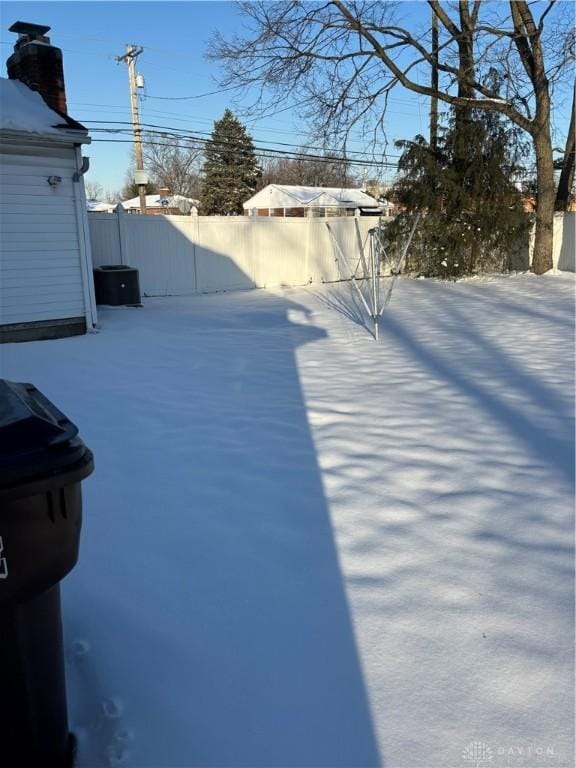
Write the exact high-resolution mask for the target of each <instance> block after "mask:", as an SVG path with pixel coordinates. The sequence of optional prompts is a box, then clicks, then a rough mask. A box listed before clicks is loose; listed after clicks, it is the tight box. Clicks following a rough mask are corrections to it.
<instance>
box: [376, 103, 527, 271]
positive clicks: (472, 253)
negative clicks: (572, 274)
mask: <svg viewBox="0 0 576 768" xmlns="http://www.w3.org/2000/svg"><path fill="white" fill-rule="evenodd" d="M397 146H398V147H399V148H401V149H403V150H404V152H403V154H402V156H401V158H400V161H399V164H398V168H399V172H400V173H399V179H398V181H397V182H396V184H395V185H394V195H395V197H396V200H397V201H398V202H399V203H401V204H402V206H403V207H404V208H405V212H404V213H402V214H400V216H398V217H397V219H396V220H395V221H394V222H393V224H392V225H391V226H390V227H389V228H388V230H387V238H388V239H389V243H390V247H392V249H393V242H394V241H397V242H399V241H402V240H403V237H404V235H405V232H406V230H407V229H408V228H409V226H410V221H409V219H410V218H411V215H412V214H413V213H414V212H416V211H420V212H421V213H423V214H424V215H423V216H422V219H421V221H420V224H419V225H418V230H417V233H416V237H415V239H414V242H413V246H412V248H411V255H410V257H409V260H408V264H407V268H408V270H410V271H417V272H419V273H421V274H423V275H426V276H436V277H446V278H457V277H460V276H462V275H469V274H474V273H477V272H481V271H488V270H494V269H511V268H515V267H517V266H521V264H520V256H519V254H520V253H521V251H522V248H523V247H524V246H525V245H526V242H525V241H526V239H527V229H528V226H529V219H528V217H527V215H526V214H525V213H524V210H523V206H522V195H521V192H520V191H519V190H518V188H517V183H515V180H516V179H518V176H519V173H520V172H521V170H522V168H521V161H522V160H523V159H524V158H525V156H526V153H527V148H526V146H525V144H524V143H523V142H522V141H521V140H520V137H519V135H518V130H517V129H516V128H515V127H514V126H511V125H510V124H507V123H506V122H505V120H504V119H503V118H502V117H501V116H500V115H498V114H497V113H495V112H480V111H478V110H471V111H470V114H469V115H468V119H467V120H466V121H465V123H464V124H463V123H462V121H460V122H459V121H457V120H456V119H455V115H454V114H452V115H451V116H450V119H449V121H448V126H447V127H446V128H445V129H444V130H443V131H442V133H441V136H440V138H439V140H438V144H437V147H436V148H435V149H433V148H432V147H431V146H430V145H429V144H428V142H427V141H426V140H425V139H424V138H423V137H422V136H417V137H416V138H415V140H414V141H409V142H408V141H405V142H398V143H397ZM462 147H465V148H466V151H465V152H462ZM523 266H524V268H527V265H523Z"/></svg>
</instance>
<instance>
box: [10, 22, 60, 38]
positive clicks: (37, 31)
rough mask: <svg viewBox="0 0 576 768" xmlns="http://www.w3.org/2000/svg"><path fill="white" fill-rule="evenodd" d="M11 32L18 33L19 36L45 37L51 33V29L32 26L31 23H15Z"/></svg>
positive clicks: (39, 25) (42, 26) (36, 25)
mask: <svg viewBox="0 0 576 768" xmlns="http://www.w3.org/2000/svg"><path fill="white" fill-rule="evenodd" d="M8 31H9V32H16V33H17V34H19V35H45V34H46V32H49V31H50V27H47V26H45V25H44V24H32V23H30V22H29V21H15V22H14V24H12V26H11V27H9V28H8Z"/></svg>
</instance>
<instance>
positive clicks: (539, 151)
mask: <svg viewBox="0 0 576 768" xmlns="http://www.w3.org/2000/svg"><path fill="white" fill-rule="evenodd" d="M534 151H535V154H536V169H537V178H538V195H537V201H536V231H535V235H534V255H533V257H532V271H533V272H535V273H536V274H537V275H542V274H543V273H544V272H547V271H548V270H549V269H552V248H553V232H554V199H555V194H554V161H553V158H552V142H551V140H550V132H549V131H547V130H540V131H539V132H537V133H536V134H535V135H534Z"/></svg>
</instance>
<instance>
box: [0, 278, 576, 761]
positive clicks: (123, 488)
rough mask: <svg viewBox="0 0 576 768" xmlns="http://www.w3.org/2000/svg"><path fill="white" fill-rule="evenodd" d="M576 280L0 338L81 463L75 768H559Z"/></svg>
mask: <svg viewBox="0 0 576 768" xmlns="http://www.w3.org/2000/svg"><path fill="white" fill-rule="evenodd" d="M573 292H574V279H573V276H571V275H567V274H565V275H558V276H544V277H540V278H537V277H534V276H531V275H521V276H515V277H501V278H493V279H487V280H471V281H468V282H461V283H457V284H443V283H440V282H432V281H425V280H414V281H410V280H401V281H400V282H399V284H398V286H397V288H396V290H395V293H394V296H393V299H392V302H391V304H390V306H389V308H388V309H387V310H386V312H385V315H384V319H383V324H382V328H381V338H380V342H379V343H376V342H375V341H374V340H373V339H372V337H371V336H370V335H369V333H368V332H367V331H366V329H365V328H364V327H362V325H361V314H360V310H359V307H358V304H357V301H356V299H355V298H354V294H353V291H352V289H351V287H350V285H347V284H338V285H331V286H323V287H320V286H310V287H308V288H305V289H293V290H286V291H283V292H281V291H278V292H275V293H270V292H265V291H252V292H247V293H234V294H221V295H211V296H196V297H190V298H186V299H183V298H179V299H148V300H146V304H145V307H144V308H143V309H140V310H135V309H116V310H114V309H102V310H101V311H100V321H101V332H100V333H98V334H94V335H89V336H86V337H79V338H73V339H66V340H60V341H51V342H39V343H28V344H19V345H7V346H5V347H4V348H3V349H2V350H1V352H0V354H1V362H2V376H4V377H5V378H9V379H12V380H16V381H31V382H33V383H34V384H35V385H36V386H38V387H39V388H40V389H41V390H42V391H43V392H44V393H45V394H46V395H47V396H48V397H50V398H51V399H52V400H53V401H54V402H55V403H56V404H57V405H58V407H60V408H61V409H62V410H63V411H64V412H65V413H66V414H67V415H68V416H69V417H70V418H71V419H72V420H73V421H75V422H76V423H77V424H78V426H79V428H80V432H81V434H82V436H83V438H84V439H85V441H86V443H87V444H88V445H89V447H90V448H91V449H92V450H93V451H94V453H95V457H96V471H95V473H94V475H92V476H91V477H90V478H89V479H88V480H87V481H86V482H85V483H84V515H85V517H84V528H83V536H82V544H81V556H80V562H79V564H78V566H77V568H76V569H75V570H74V571H73V572H72V574H71V575H70V576H69V577H68V579H67V580H66V582H65V585H64V588H63V601H64V613H65V633H66V644H67V653H68V684H69V689H70V706H71V710H72V721H73V727H74V730H75V732H76V734H77V736H78V739H79V742H80V763H79V764H80V766H81V768H96V766H108V765H109V766H120V765H126V766H132V768H192V767H195V768H200V767H204V766H212V767H214V768H216V767H226V768H256V767H258V768H279V767H280V766H282V767H284V768H292V767H294V768H295V767H296V766H298V768H320V767H321V766H322V767H323V768H336V767H337V766H347V767H348V768H364V767H365V766H377V765H378V766H387V767H389V768H452V767H457V766H460V767H461V768H465V767H466V766H468V767H474V768H477V767H478V766H491V767H494V768H504V766H522V768H528V766H530V768H532V767H533V766H538V768H540V767H544V768H548V766H554V768H558V767H559V766H564V767H568V766H572V765H573V689H574V688H573V649H574V641H573V554H572V543H573V536H572V531H573V519H572V509H573V500H572V499H573V496H572V494H573V478H574V450H573V420H572V410H573V396H574V361H573V342H574V326H573V321H574V304H573Z"/></svg>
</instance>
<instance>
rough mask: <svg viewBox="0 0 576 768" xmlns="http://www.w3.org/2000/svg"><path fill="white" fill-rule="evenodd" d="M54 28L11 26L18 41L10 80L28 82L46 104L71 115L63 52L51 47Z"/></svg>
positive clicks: (20, 23)
mask: <svg viewBox="0 0 576 768" xmlns="http://www.w3.org/2000/svg"><path fill="white" fill-rule="evenodd" d="M49 30H50V27H45V26H43V25H41V24H29V23H28V22H26V21H17V22H16V23H15V24H12V26H11V27H10V32H16V34H17V35H18V40H17V41H16V44H15V46H14V53H13V54H12V55H11V56H10V58H9V59H8V61H7V62H6V69H7V70H8V77H9V78H10V79H11V80H20V81H21V82H23V83H26V85H27V86H29V87H30V88H31V89H32V90H33V91H38V93H40V95H41V96H42V97H43V99H44V101H45V102H46V104H48V106H49V107H51V108H52V109H55V110H57V111H58V112H63V113H64V114H67V113H68V109H67V106H66V89H65V86H64V69H63V67H62V51H61V50H60V48H55V47H54V46H53V45H51V44H50V38H49V37H46V32H48V31H49Z"/></svg>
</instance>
